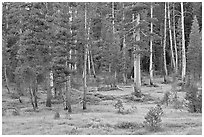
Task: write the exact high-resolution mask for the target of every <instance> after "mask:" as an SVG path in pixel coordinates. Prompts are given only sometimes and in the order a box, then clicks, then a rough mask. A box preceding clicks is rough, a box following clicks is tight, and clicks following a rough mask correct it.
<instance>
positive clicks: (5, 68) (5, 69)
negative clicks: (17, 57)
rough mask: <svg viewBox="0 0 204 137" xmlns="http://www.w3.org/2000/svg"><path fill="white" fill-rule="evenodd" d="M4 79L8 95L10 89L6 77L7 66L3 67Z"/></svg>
mask: <svg viewBox="0 0 204 137" xmlns="http://www.w3.org/2000/svg"><path fill="white" fill-rule="evenodd" d="M4 77H5V82H6V89H7V90H8V93H11V91H10V88H9V80H8V76H7V66H6V65H4Z"/></svg>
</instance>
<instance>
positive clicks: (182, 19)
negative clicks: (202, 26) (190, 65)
mask: <svg viewBox="0 0 204 137" xmlns="http://www.w3.org/2000/svg"><path fill="white" fill-rule="evenodd" d="M181 30H182V74H181V79H182V81H183V82H184V81H185V76H186V48H185V33H184V10H183V2H181Z"/></svg>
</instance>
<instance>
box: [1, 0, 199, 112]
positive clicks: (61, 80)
mask: <svg viewBox="0 0 204 137" xmlns="http://www.w3.org/2000/svg"><path fill="white" fill-rule="evenodd" d="M2 12H3V14H2V80H3V86H5V87H6V88H7V89H8V92H10V86H11V85H15V86H16V89H17V90H16V93H17V94H18V95H19V96H23V95H25V94H27V93H28V94H29V95H30V96H31V102H32V105H33V108H34V109H35V108H37V107H38V104H37V97H36V96H37V93H38V91H39V89H40V88H41V87H43V89H44V90H46V91H47V102H46V106H51V99H52V98H53V97H54V96H57V94H60V93H62V95H64V96H65V97H64V98H66V99H65V100H66V101H65V102H66V105H65V107H66V109H68V110H69V111H71V106H70V92H69V90H70V89H71V88H74V87H79V86H83V90H84V99H83V101H84V104H83V108H84V109H86V104H85V102H86V91H87V85H88V86H89V84H91V83H93V80H95V81H100V78H101V77H102V76H103V78H106V83H107V81H108V82H109V83H111V84H110V85H111V86H112V87H117V84H119V83H124V84H128V83H131V82H132V79H133V78H134V83H135V91H136V92H140V86H141V79H140V78H141V77H143V76H149V78H150V83H149V84H150V85H154V79H153V78H154V77H155V76H162V77H164V82H168V77H169V76H173V75H174V74H175V75H176V77H178V79H181V80H182V82H185V80H186V79H187V78H186V77H187V76H193V78H194V79H201V74H202V3H201V2H200V3H197V2H181V3H178V2H168V3H166V2H159V3H157V2H153V3H147V2H145V3H142V2H137V3H134V2H100V3H99V2H97V3H91V2H17V3H16V2H15V3H14V2H4V3H3V4H2ZM185 63H186V64H185ZM140 70H141V71H140ZM140 74H141V75H140ZM134 76H135V77H134Z"/></svg>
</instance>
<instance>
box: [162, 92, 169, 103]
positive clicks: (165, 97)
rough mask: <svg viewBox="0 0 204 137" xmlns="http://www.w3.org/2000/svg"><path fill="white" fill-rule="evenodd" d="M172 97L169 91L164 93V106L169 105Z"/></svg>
mask: <svg viewBox="0 0 204 137" xmlns="http://www.w3.org/2000/svg"><path fill="white" fill-rule="evenodd" d="M170 95H171V93H170V92H169V91H167V92H165V93H164V97H163V98H162V104H164V103H166V105H167V106H168V105H169V103H170Z"/></svg>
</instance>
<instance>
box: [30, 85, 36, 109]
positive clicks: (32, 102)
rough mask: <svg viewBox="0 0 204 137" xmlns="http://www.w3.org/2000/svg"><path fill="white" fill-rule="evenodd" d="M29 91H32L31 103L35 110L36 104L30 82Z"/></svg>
mask: <svg viewBox="0 0 204 137" xmlns="http://www.w3.org/2000/svg"><path fill="white" fill-rule="evenodd" d="M29 93H30V101H31V105H32V106H33V110H34V111H35V110H36V109H35V105H34V101H33V91H32V88H31V84H29Z"/></svg>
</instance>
